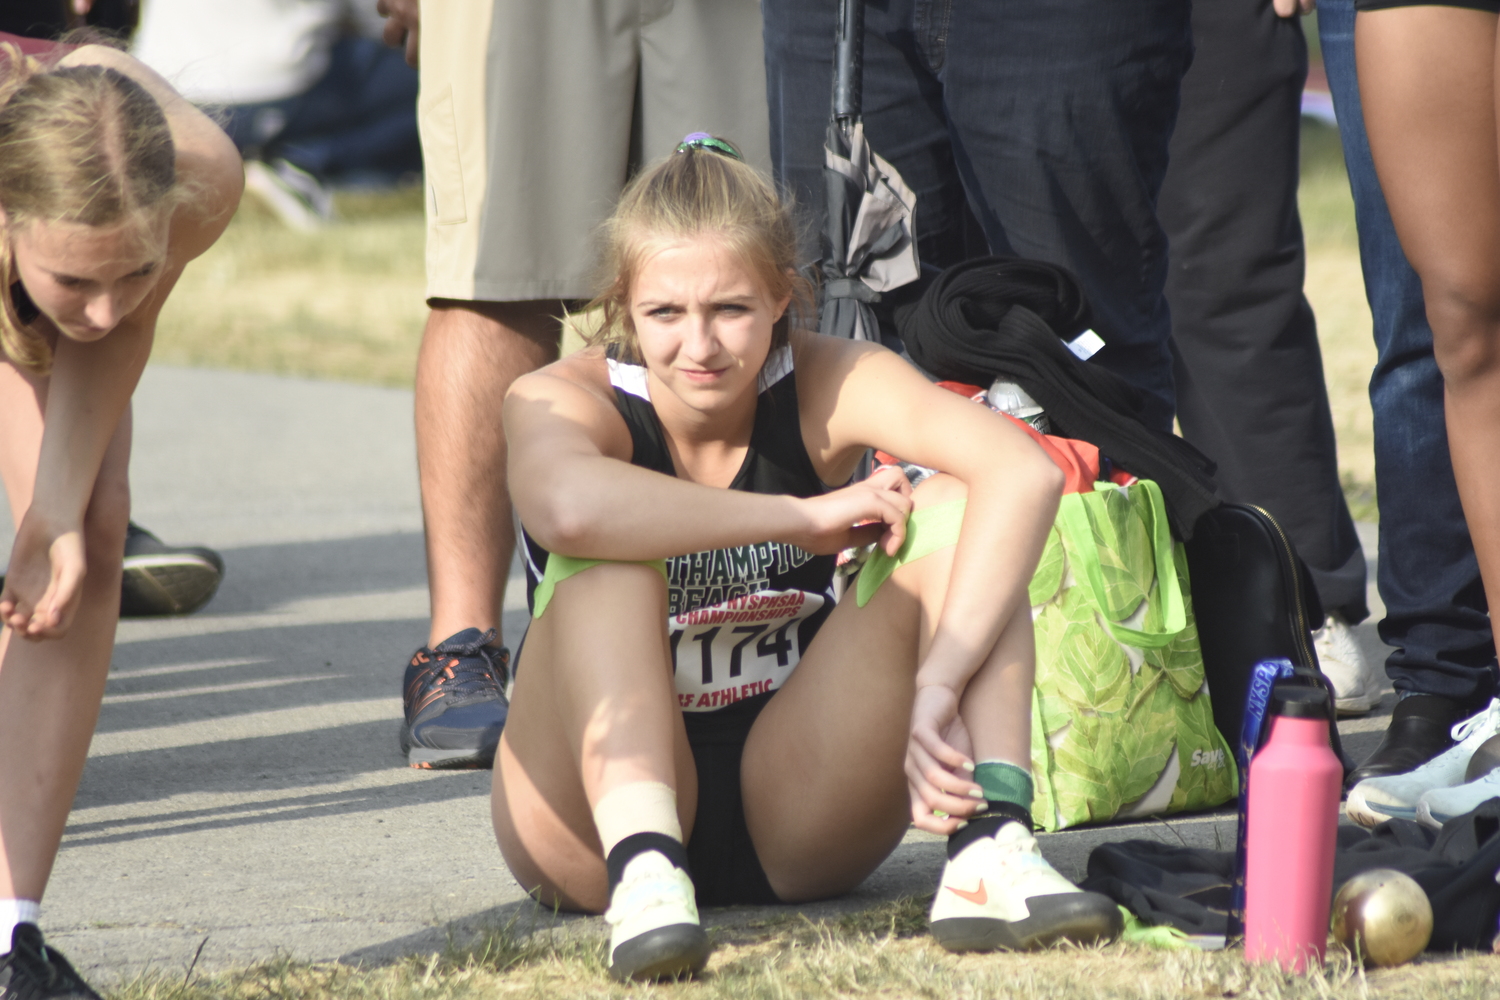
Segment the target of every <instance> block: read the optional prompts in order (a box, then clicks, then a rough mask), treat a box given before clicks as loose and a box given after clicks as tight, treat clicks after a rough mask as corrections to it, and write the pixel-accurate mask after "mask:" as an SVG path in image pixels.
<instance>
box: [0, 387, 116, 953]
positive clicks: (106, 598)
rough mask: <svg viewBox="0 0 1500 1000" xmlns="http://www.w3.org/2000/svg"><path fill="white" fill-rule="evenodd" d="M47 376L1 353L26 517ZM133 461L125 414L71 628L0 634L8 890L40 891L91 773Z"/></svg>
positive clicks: (99, 495)
mask: <svg viewBox="0 0 1500 1000" xmlns="http://www.w3.org/2000/svg"><path fill="white" fill-rule="evenodd" d="M45 386H46V383H45V381H44V380H36V379H33V378H29V377H27V376H25V375H22V374H21V373H20V372H18V371H17V370H16V369H15V367H14V366H12V365H8V364H0V427H4V428H5V433H4V434H0V475H3V477H4V480H5V487H6V492H7V494H8V496H9V499H10V503H11V511H12V514H13V516H14V517H15V519H16V521H17V522H18V523H19V521H20V519H21V516H22V515H23V514H24V513H25V512H26V510H27V508H28V507H29V506H30V505H31V494H32V488H33V485H34V483H35V478H36V468H37V455H38V452H39V450H40V446H41V436H42V419H41V413H42V407H43V406H44V404H45V398H46V397H45V393H46V388H45ZM129 464H130V416H129V414H128V413H127V414H126V416H125V417H124V418H123V419H122V420H121V422H120V427H119V429H118V430H117V431H116V433H115V436H114V439H113V440H112V441H111V443H110V445H109V448H108V450H107V451H106V453H105V456H104V461H103V464H102V466H101V468H100V471H99V477H98V480H97V483H96V485H95V488H94V494H93V499H92V500H91V502H90V504H89V508H88V511H87V513H86V514H85V520H84V544H85V551H86V552H87V555H88V575H87V577H86V578H85V581H84V589H83V596H82V600H81V603H80V605H79V608H78V613H77V615H76V616H75V618H74V619H73V624H72V627H71V628H70V629H69V630H68V633H67V635H66V636H64V637H63V638H61V639H48V640H41V641H30V640H25V639H19V638H17V637H16V636H15V634H14V633H13V632H12V631H11V630H10V629H5V631H4V634H3V635H0V899H31V900H40V899H41V897H42V892H43V890H44V889H45V888H46V885H47V879H48V876H49V875H50V874H51V872H52V863H53V860H54V859H55V858H56V856H57V847H58V844H59V843H60V842H61V840H62V834H63V828H64V826H65V825H66V823H67V818H68V812H69V810H70V809H71V808H72V805H73V796H74V793H75V792H76V791H77V788H78V780H79V778H80V776H81V775H82V773H83V766H84V762H85V760H86V759H87V756H88V747H89V740H90V739H91V738H92V736H93V732H94V725H95V723H96V722H97V720H98V715H99V703H100V700H101V699H102V698H103V694H104V681H105V678H106V676H107V675H108V672H109V660H110V652H111V650H112V649H113V646H114V636H115V624H116V622H117V621H118V620H119V611H120V564H121V559H122V556H121V553H122V552H123V551H124V544H125V524H126V521H127V520H128V518H129V512H130V493H129V484H128V479H127V473H128V470H129ZM8 947H9V941H5V942H0V948H8Z"/></svg>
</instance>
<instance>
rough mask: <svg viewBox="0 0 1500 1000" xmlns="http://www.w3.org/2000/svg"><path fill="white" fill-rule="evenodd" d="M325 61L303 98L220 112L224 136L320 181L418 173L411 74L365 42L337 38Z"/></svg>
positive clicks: (386, 51) (397, 59) (394, 53)
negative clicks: (325, 63)
mask: <svg viewBox="0 0 1500 1000" xmlns="http://www.w3.org/2000/svg"><path fill="white" fill-rule="evenodd" d="M330 56H331V59H330V62H329V66H328V72H327V73H325V74H323V76H322V78H321V79H319V80H318V82H317V83H315V84H313V85H312V87H311V88H309V89H308V90H307V91H306V92H304V93H301V94H298V95H296V96H294V97H288V98H285V99H283V100H279V101H266V102H264V103H262V104H236V105H230V106H229V107H227V108H225V109H224V114H225V121H224V131H225V132H227V133H228V134H229V137H230V138H231V139H233V140H234V144H235V145H236V146H238V147H239V149H240V152H241V153H242V154H244V153H248V154H250V155H259V156H261V157H263V158H265V159H274V158H281V159H285V160H287V161H289V162H290V163H292V164H293V165H294V166H297V167H301V168H302V169H303V170H306V171H307V172H308V173H310V174H312V175H313V176H315V177H317V178H319V179H320V180H330V179H332V180H348V179H351V178H354V179H371V178H376V179H380V178H385V179H390V180H395V179H398V178H400V177H401V176H402V175H403V174H409V173H417V172H419V171H420V170H421V169H422V149H421V145H420V143H419V142H418V140H417V71H416V70H414V69H412V68H411V67H410V66H408V65H406V60H405V59H404V58H403V57H402V55H401V52H400V50H398V49H391V48H387V47H386V46H384V45H382V44H381V43H380V42H377V41H375V40H374V39H372V38H358V37H345V38H341V39H339V40H338V41H337V42H335V43H334V45H333V50H332V52H331V53H330Z"/></svg>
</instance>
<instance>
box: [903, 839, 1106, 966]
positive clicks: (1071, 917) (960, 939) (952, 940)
mask: <svg viewBox="0 0 1500 1000" xmlns="http://www.w3.org/2000/svg"><path fill="white" fill-rule="evenodd" d="M931 926H932V936H933V937H935V938H937V941H938V944H940V945H942V946H943V947H944V948H946V949H948V950H949V951H994V950H995V949H997V948H1006V949H1011V950H1016V951H1027V950H1031V949H1034V948H1045V947H1047V946H1048V945H1051V944H1053V943H1055V942H1057V941H1061V940H1067V941H1074V942H1077V943H1079V944H1091V943H1093V942H1095V941H1108V940H1112V939H1114V938H1116V937H1118V936H1119V935H1120V932H1121V931H1122V930H1123V929H1124V921H1123V918H1122V917H1121V915H1120V908H1119V907H1118V906H1116V905H1115V902H1114V900H1112V899H1110V898H1109V897H1108V896H1101V895H1100V894H1099V893H1096V892H1084V891H1083V890H1082V889H1080V888H1078V887H1077V886H1076V885H1074V884H1073V883H1072V882H1069V881H1068V880H1067V879H1065V878H1063V877H1062V876H1061V875H1059V874H1058V873H1057V871H1056V869H1054V868H1053V867H1052V866H1051V865H1050V864H1048V863H1047V859H1046V858H1044V857H1042V852H1041V849H1040V848H1038V847H1037V842H1036V838H1035V837H1033V836H1032V835H1031V834H1030V833H1028V832H1027V831H1026V829H1025V827H1023V826H1022V825H1021V824H1020V823H1006V824H1005V825H1004V826H1002V827H1000V829H999V830H998V831H996V833H995V835H994V836H993V837H981V838H979V839H978V840H976V841H974V842H973V843H972V844H970V845H968V846H967V847H965V848H964V849H963V850H962V851H960V852H959V853H958V856H957V857H955V858H953V859H952V860H951V861H949V862H948V863H947V864H946V865H945V866H944V867H943V878H942V881H941V882H940V883H938V891H937V896H936V897H935V898H934V899H933V901H932V918H931Z"/></svg>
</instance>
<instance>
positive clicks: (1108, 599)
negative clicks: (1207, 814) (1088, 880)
mask: <svg viewBox="0 0 1500 1000" xmlns="http://www.w3.org/2000/svg"><path fill="white" fill-rule="evenodd" d="M1030 594H1031V605H1032V609H1031V614H1032V619H1033V621H1034V623H1035V628H1036V686H1035V689H1034V692H1033V695H1032V710H1031V766H1032V774H1033V777H1034V779H1035V781H1036V800H1035V802H1034V804H1033V807H1032V815H1033V817H1034V818H1035V819H1036V821H1037V822H1038V823H1039V824H1041V826H1042V827H1043V828H1044V829H1047V830H1060V829H1063V828H1065V827H1070V826H1077V825H1079V824H1082V823H1102V822H1105V821H1108V820H1111V819H1114V818H1116V817H1127V816H1128V817H1136V816H1149V815H1156V814H1161V813H1174V812H1181V811H1183V810H1189V809H1206V808H1211V807H1213V806H1217V805H1220V804H1222V803H1224V802H1227V801H1229V800H1230V799H1231V798H1233V797H1234V795H1235V794H1236V793H1237V792H1238V790H1239V776H1238V775H1237V773H1236V771H1235V766H1234V754H1233V752H1232V751H1231V750H1230V748H1229V746H1228V744H1227V743H1226V742H1225V741H1224V738H1223V737H1222V736H1220V735H1219V731H1218V729H1217V728H1215V726H1214V716H1213V708H1212V707H1211V705H1210V703H1209V697H1208V688H1207V686H1206V685H1205V684H1204V679H1203V656H1202V653H1201V652H1200V649H1199V645H1198V630H1197V626H1196V625H1195V624H1194V621H1193V608H1192V598H1191V594H1190V588H1189V585H1188V569H1187V558H1186V556H1184V554H1183V551H1182V545H1181V544H1180V543H1174V542H1173V541H1172V536H1171V534H1170V532H1169V529H1168V526H1167V517H1166V510H1165V507H1164V506H1163V503H1162V495H1161V490H1160V489H1159V488H1158V487H1157V485H1156V484H1155V483H1154V482H1151V481H1149V480H1141V481H1139V482H1137V483H1135V484H1133V485H1131V486H1128V487H1119V486H1115V485H1112V484H1109V483H1099V484H1098V485H1097V487H1096V489H1095V491H1094V492H1092V493H1069V494H1066V495H1065V496H1064V497H1063V498H1062V506H1061V507H1060V508H1059V510H1058V514H1057V521H1056V524H1055V525H1054V527H1053V530H1052V531H1051V533H1050V534H1049V536H1048V539H1047V545H1046V548H1045V549H1044V550H1043V553H1042V559H1041V562H1040V564H1039V565H1038V566H1037V571H1036V574H1035V576H1033V577H1032V580H1031V587H1030Z"/></svg>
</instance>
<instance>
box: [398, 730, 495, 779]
mask: <svg viewBox="0 0 1500 1000" xmlns="http://www.w3.org/2000/svg"><path fill="white" fill-rule="evenodd" d="M401 752H402V753H404V754H406V764H407V766H408V767H415V768H418V769H420V770H423V771H463V770H469V771H479V770H488V769H490V768H493V767H494V766H495V748H494V747H490V748H489V749H488V750H486V749H484V748H482V747H481V748H477V749H476V748H474V747H464V748H461V749H457V750H443V749H438V748H435V747H424V746H417V745H416V744H414V743H413V742H412V740H411V730H410V729H409V728H407V725H406V723H404V722H403V723H402V724H401Z"/></svg>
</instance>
